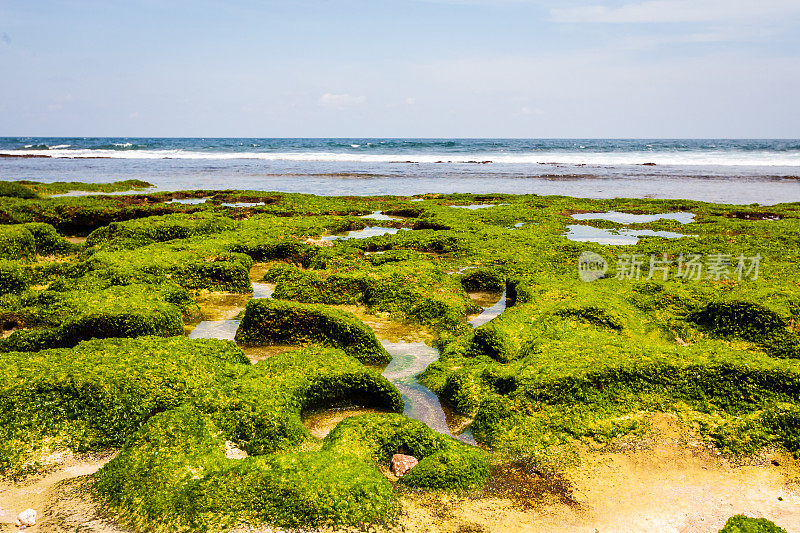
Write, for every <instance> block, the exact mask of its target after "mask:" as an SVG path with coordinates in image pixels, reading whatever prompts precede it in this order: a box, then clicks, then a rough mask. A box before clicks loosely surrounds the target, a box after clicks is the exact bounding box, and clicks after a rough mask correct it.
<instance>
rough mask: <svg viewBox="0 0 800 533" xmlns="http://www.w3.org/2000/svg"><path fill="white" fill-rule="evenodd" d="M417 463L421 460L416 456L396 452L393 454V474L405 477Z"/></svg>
mask: <svg viewBox="0 0 800 533" xmlns="http://www.w3.org/2000/svg"><path fill="white" fill-rule="evenodd" d="M417 463H419V461H418V460H417V458H416V457H414V456H411V455H403V454H402V453H396V454H394V455H393V456H392V474H394V475H395V476H397V477H403V476H404V475H406V473H408V471H409V470H411V469H412V468H414V467H415V466H417Z"/></svg>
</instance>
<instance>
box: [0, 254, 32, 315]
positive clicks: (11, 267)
mask: <svg viewBox="0 0 800 533" xmlns="http://www.w3.org/2000/svg"><path fill="white" fill-rule="evenodd" d="M27 288H28V277H27V276H26V275H25V271H24V270H22V268H21V267H20V266H19V264H18V263H16V262H14V261H5V260H2V259H0V296H2V295H3V294H8V293H18V292H22V291H24V290H25V289H27ZM0 305H1V304H0Z"/></svg>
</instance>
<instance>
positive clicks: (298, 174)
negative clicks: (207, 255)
mask: <svg viewBox="0 0 800 533" xmlns="http://www.w3.org/2000/svg"><path fill="white" fill-rule="evenodd" d="M799 176H800V140H798V139H781V140H768V139H754V140H742V139H737V140H731V139H380V138H376V139H367V138H364V139H356V138H353V139H260V138H112V137H5V138H0V179H4V180H18V179H33V180H40V181H88V182H105V181H116V180H122V179H142V180H145V181H149V182H151V183H153V184H155V185H156V186H157V187H158V189H159V190H180V189H246V190H268V191H282V192H304V193H314V194H323V195H379V194H394V195H408V194H419V193H429V192H438V193H454V192H471V193H517V194H522V193H535V194H542V195H550V194H559V195H567V196H577V197H587V198H614V197H637V198H689V199H695V200H702V201H710V202H724V203H735V204H751V203H758V204H762V205H769V204H775V203H780V202H796V201H800V177H799Z"/></svg>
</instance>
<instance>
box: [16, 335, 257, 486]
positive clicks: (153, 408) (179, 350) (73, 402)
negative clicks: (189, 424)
mask: <svg viewBox="0 0 800 533" xmlns="http://www.w3.org/2000/svg"><path fill="white" fill-rule="evenodd" d="M247 362H248V361H247V359H246V358H245V357H244V354H243V353H242V351H241V350H240V349H239V348H237V347H236V346H235V345H234V344H233V343H231V342H229V341H217V340H189V339H187V338H185V337H173V338H170V339H163V338H158V337H143V338H138V339H107V340H93V341H87V342H83V343H81V344H79V345H78V346H76V347H75V348H72V349H56V350H45V351H41V352H37V353H6V354H2V355H0V376H2V380H0V435H1V436H2V438H0V472H3V473H9V472H14V471H19V470H20V469H23V471H24V470H25V469H31V470H35V469H36V468H37V466H38V463H37V461H38V459H39V458H40V457H43V456H46V455H48V453H50V452H53V451H56V450H59V449H63V448H69V449H71V450H73V451H76V452H85V451H92V450H94V451H96V450H101V449H105V448H108V447H115V446H120V445H122V443H123V442H124V441H125V439H126V438H127V437H128V436H129V435H131V434H132V433H133V432H135V431H136V430H137V429H138V427H139V426H141V424H143V423H144V422H145V421H146V420H147V419H148V418H149V417H150V416H152V415H153V414H154V413H157V412H160V411H164V410H167V409H171V408H174V407H177V406H179V405H181V404H183V403H184V402H186V401H187V400H188V399H190V398H193V397H196V396H198V395H202V394H204V393H205V391H207V390H208V389H209V388H211V387H214V386H216V385H217V384H218V382H219V381H220V379H222V377H223V376H225V375H226V373H230V372H231V371H233V370H235V367H236V366H238V365H244V364H246V363H247Z"/></svg>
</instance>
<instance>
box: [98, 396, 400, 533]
mask: <svg viewBox="0 0 800 533" xmlns="http://www.w3.org/2000/svg"><path fill="white" fill-rule="evenodd" d="M219 433H220V431H219V429H218V428H217V427H216V426H215V425H214V423H213V422H212V421H211V419H210V418H209V417H208V416H207V415H204V414H203V413H201V412H199V411H198V410H197V409H195V408H193V407H191V406H186V407H183V408H180V409H176V410H173V411H170V412H167V413H161V414H159V415H156V416H154V417H153V418H152V419H151V420H150V421H149V422H148V423H147V424H146V425H145V426H144V427H143V428H142V429H141V430H140V431H139V432H137V433H136V434H135V435H134V436H133V437H132V438H131V439H130V440H129V441H128V442H127V443H126V445H125V447H124V448H123V450H122V451H121V452H120V454H119V455H118V456H117V457H116V458H115V459H113V460H112V461H111V462H109V463H108V464H107V465H106V466H105V467H104V468H103V469H101V470H100V471H99V472H98V473H97V474H96V475H95V478H96V483H95V490H97V491H98V492H99V493H100V494H101V495H103V496H104V497H105V498H106V499H107V500H108V501H109V502H110V503H111V504H112V505H113V506H114V508H115V510H116V511H117V512H119V513H120V514H122V516H124V517H125V518H126V519H128V520H129V521H131V522H133V523H134V524H135V525H136V526H137V527H138V528H140V529H142V530H147V531H207V530H214V531H216V530H220V529H226V528H230V527H234V526H241V525H245V524H246V525H250V526H260V525H267V526H273V527H274V526H278V527H298V526H304V527H313V526H322V525H328V526H340V525H341V526H360V525H363V524H383V523H387V521H388V520H391V519H392V518H394V517H395V516H396V515H397V513H398V512H399V509H400V505H399V496H398V494H397V492H396V491H395V490H394V488H393V487H392V485H391V483H390V482H389V480H388V479H387V478H386V477H385V476H383V475H382V474H381V473H380V472H379V471H378V470H377V469H376V468H375V467H374V465H372V464H371V463H370V462H368V461H364V460H362V459H361V458H360V457H359V456H358V455H355V454H351V453H341V454H337V453H331V452H325V451H322V452H283V453H275V454H270V455H262V456H256V457H248V458H245V459H242V460H233V459H227V458H226V457H225V455H224V439H223V438H221V437H220V435H219Z"/></svg>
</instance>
